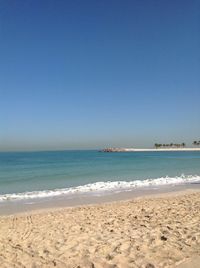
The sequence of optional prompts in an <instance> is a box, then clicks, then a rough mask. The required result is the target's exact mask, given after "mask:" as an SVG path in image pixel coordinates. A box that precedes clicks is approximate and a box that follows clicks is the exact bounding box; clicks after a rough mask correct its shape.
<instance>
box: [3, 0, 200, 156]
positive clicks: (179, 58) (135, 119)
mask: <svg viewBox="0 0 200 268" xmlns="http://www.w3.org/2000/svg"><path fill="white" fill-rule="evenodd" d="M195 139H198V140H199V139H200V1H198V0H197V1H195V0H190V1H188V0H187V1H186V0H169V1H160V0H157V1H154V0H151V1H149V0H131V1H126V0H123V1H122V0H121V1H118V0H101V1H94V0H91V1H87V0H84V1H82V0H79V1H78V0H71V1H67V0H46V1H44V0H43V1H41V0H40V1H39V0H26V1H25V0H23V1H22V0H17V1H14V0H2V1H0V150H1V151H6V150H32V149H34V150H38V149H41V150H43V149H44V150H46V149H72V148H75V149H78V148H80V149H83V148H101V147H106V146H131V147H151V146H152V145H153V144H154V143H155V142H161V143H167V142H186V143H187V144H188V145H190V144H191V142H192V141H193V140H195Z"/></svg>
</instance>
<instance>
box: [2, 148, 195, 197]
mask: <svg viewBox="0 0 200 268" xmlns="http://www.w3.org/2000/svg"><path fill="white" fill-rule="evenodd" d="M156 179H158V180H156ZM121 181H122V182H123V181H125V182H126V183H124V184H123V183H112V182H121ZM199 181H200V152H197V151H196V152H194V151H193V152H192V151H191V152H127V153H126V152H123V153H102V152H98V151H57V152H25V153H22V152H21V153H0V197H1V198H3V197H4V196H7V197H9V198H11V199H12V198H16V196H17V195H15V196H14V195H12V194H13V193H15V194H18V193H26V192H29V197H31V194H30V193H32V192H34V196H37V192H38V196H42V195H43V194H44V196H45V193H47V190H52V191H55V189H61V190H62V189H65V192H66V189H68V190H69V189H73V188H74V187H77V186H84V185H88V184H90V186H89V187H86V188H87V189H86V188H84V187H82V188H81V187H79V188H76V191H79V190H80V191H81V190H84V191H91V190H92V191H95V190H96V191H98V190H99V189H101V190H102V191H103V190H106V189H112V188H113V189H114V188H117V187H118V185H119V187H118V188H120V189H121V188H126V187H139V186H148V185H152V184H153V185H154V184H155V185H163V184H170V183H171V184H176V183H194V182H195V183H198V182H199ZM98 182H102V183H98ZM103 182H104V183H103ZM128 182H131V183H128ZM134 182H135V183H134ZM136 182H137V183H136ZM140 182H143V183H140ZM95 183H96V184H95ZM65 192H62V191H61V192H59V191H57V192H56V193H57V194H59V193H62V194H65ZM52 193H54V194H55V192H50V195H51V194H52ZM8 194H11V195H8ZM22 197H23V195H21V197H20V198H22Z"/></svg>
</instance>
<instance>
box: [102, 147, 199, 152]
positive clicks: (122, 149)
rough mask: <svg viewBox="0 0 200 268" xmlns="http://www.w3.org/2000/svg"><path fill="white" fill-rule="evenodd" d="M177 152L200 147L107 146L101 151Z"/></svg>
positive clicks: (196, 149) (197, 149) (195, 149)
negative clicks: (139, 147) (150, 147)
mask: <svg viewBox="0 0 200 268" xmlns="http://www.w3.org/2000/svg"><path fill="white" fill-rule="evenodd" d="M174 151H175V152H176V151H200V148H159V149H155V148H152V149H145V148H144V149H135V148H105V149H103V150H101V152H106V153H107V152H108V153H109V152H111V153H112V152H174Z"/></svg>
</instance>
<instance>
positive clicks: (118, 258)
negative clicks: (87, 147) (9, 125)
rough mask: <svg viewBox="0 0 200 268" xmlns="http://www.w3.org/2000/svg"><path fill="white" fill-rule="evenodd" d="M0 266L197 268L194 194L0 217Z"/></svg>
mask: <svg viewBox="0 0 200 268" xmlns="http://www.w3.org/2000/svg"><path fill="white" fill-rule="evenodd" d="M0 267H1V268H3V267H9V268H11V267H20V268H21V267H26V268H27V267H32V268H33V267H69V268H70V267H77V268H78V267H79V268H80V267H81V268H82V267H83V268H87V267H90V268H92V267H93V268H94V267H96V268H99V267H104V268H111V267H113V268H114V267H119V268H120V267H121V268H122V267H146V268H153V267H182V268H190V267H191V268H193V267H196V268H197V267H200V192H199V191H197V192H191V191H187V192H185V193H184V194H183V193H182V194H177V195H174V194H173V195H169V194H168V195H162V196H161V195H160V196H157V197H146V198H137V199H134V200H130V201H120V202H113V203H110V204H101V205H90V206H82V207H74V208H64V209H52V210H48V211H38V212H31V213H29V214H21V215H15V216H2V217H0Z"/></svg>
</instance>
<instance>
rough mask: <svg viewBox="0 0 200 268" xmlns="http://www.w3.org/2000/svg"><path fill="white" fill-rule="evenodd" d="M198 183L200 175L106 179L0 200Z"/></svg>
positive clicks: (10, 196)
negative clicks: (121, 179)
mask: <svg viewBox="0 0 200 268" xmlns="http://www.w3.org/2000/svg"><path fill="white" fill-rule="evenodd" d="M191 183H200V176H199V175H195V176H192V175H190V176H185V175H181V176H180V177H168V176H167V177H161V178H157V179H146V180H135V181H107V182H95V183H90V184H86V185H83V186H77V187H70V188H62V189H54V190H42V191H33V192H24V193H12V194H3V195H0V202H3V201H15V200H24V199H34V198H47V197H56V196H64V195H70V194H78V193H80V194H81V193H91V192H92V193H104V192H109V191H110V192H115V191H123V190H131V189H134V188H141V187H148V186H164V185H181V184H191Z"/></svg>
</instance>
